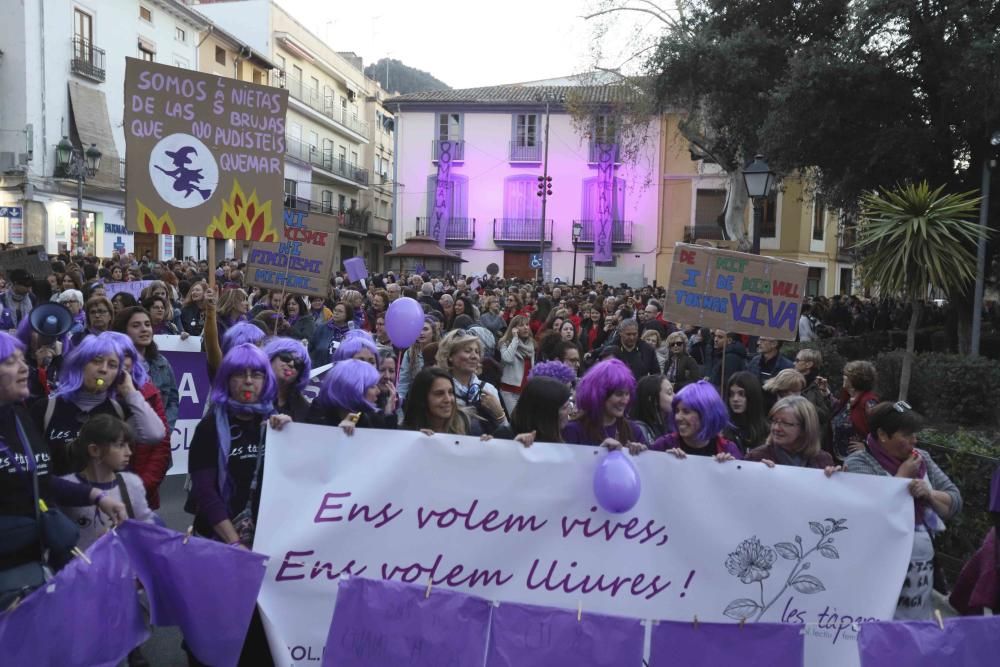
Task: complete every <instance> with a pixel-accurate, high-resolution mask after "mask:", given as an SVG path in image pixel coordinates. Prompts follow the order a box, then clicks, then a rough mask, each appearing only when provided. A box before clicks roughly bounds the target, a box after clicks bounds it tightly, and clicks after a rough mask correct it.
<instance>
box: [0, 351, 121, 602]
mask: <svg viewBox="0 0 1000 667" xmlns="http://www.w3.org/2000/svg"><path fill="white" fill-rule="evenodd" d="M26 398H28V365H27V364H26V363H25V361H24V346H23V345H22V344H21V342H20V341H18V340H17V339H16V338H14V337H13V336H11V335H9V334H7V333H2V332H0V581H6V582H9V583H7V584H6V585H4V584H2V583H0V609H7V608H8V607H9V606H10V604H11V603H13V602H15V601H16V600H18V599H20V598H21V597H23V596H24V595H25V594H26V593H27V592H30V591H31V590H33V589H35V588H37V587H39V586H41V585H42V584H44V583H45V573H44V569H43V565H44V563H45V553H44V551H43V546H42V545H41V544H40V543H39V538H38V534H39V531H38V529H37V528H35V527H34V526H33V525H32V524H33V522H34V521H36V514H35V513H36V511H37V510H36V508H37V505H36V502H35V491H34V488H33V483H32V477H33V476H35V477H37V480H38V497H39V499H41V500H43V501H45V502H46V503H47V504H49V505H50V506H52V507H55V506H56V505H57V504H58V505H62V506H64V507H84V506H87V505H91V504H95V505H97V506H98V508H100V509H101V510H102V511H103V512H104V513H106V514H107V515H109V516H110V517H111V518H112V520H113V521H115V522H116V523H117V522H120V521H124V520H125V519H126V518H127V516H128V515H127V512H126V511H125V506H124V505H123V504H122V503H121V502H118V501H116V500H114V499H113V498H112V497H111V496H110V495H108V494H106V493H103V492H102V491H101V490H100V489H96V488H93V487H92V486H90V485H89V484H76V483H73V482H70V481H67V480H63V479H59V478H58V477H56V476H54V475H53V474H52V469H51V466H50V463H51V461H50V452H49V448H48V443H47V442H46V441H45V438H43V437H42V435H41V433H40V432H39V431H38V429H37V428H36V427H35V424H34V420H33V419H32V417H31V415H29V413H28V411H27V410H25V409H24V400H25V399H26ZM29 526H30V527H31V529H30V530H26V527H29ZM4 528H6V530H5V529H4ZM15 568H16V570H17V572H16V573H15V572H14V570H15ZM4 575H10V576H4Z"/></svg>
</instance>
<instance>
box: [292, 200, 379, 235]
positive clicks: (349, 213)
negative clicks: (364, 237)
mask: <svg viewBox="0 0 1000 667" xmlns="http://www.w3.org/2000/svg"><path fill="white" fill-rule="evenodd" d="M285 208H287V209H290V210H293V211H306V212H308V213H319V214H321V215H329V216H333V217H334V218H336V219H337V225H338V227H339V228H340V229H346V230H349V231H353V232H358V233H361V234H365V233H367V232H368V227H369V223H370V221H371V214H370V213H369V212H368V211H367V210H366V209H339V208H337V207H336V206H334V204H333V202H332V201H316V200H315V199H306V198H305V197H297V196H295V195H290V194H286V195H285ZM306 226H307V227H308V226H309V225H308V224H307V225H306Z"/></svg>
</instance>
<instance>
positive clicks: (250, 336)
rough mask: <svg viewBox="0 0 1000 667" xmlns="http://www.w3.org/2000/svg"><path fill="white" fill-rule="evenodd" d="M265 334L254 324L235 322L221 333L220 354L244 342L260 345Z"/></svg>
mask: <svg viewBox="0 0 1000 667" xmlns="http://www.w3.org/2000/svg"><path fill="white" fill-rule="evenodd" d="M265 335H266V334H265V333H264V331H263V330H262V329H261V328H260V327H258V326H257V325H256V324H253V323H251V322H237V323H236V324H233V325H232V326H230V327H229V328H228V329H226V333H224V334H223V335H222V354H223V355H225V354H227V353H228V352H229V350H231V349H233V348H234V347H236V346H237V345H243V344H244V343H250V344H251V345H260V342H261V341H262V340H264V336H265Z"/></svg>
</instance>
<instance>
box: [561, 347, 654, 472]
mask: <svg viewBox="0 0 1000 667" xmlns="http://www.w3.org/2000/svg"><path fill="white" fill-rule="evenodd" d="M634 395H635V376H634V375H632V371H630V370H629V367H628V366H626V365H625V364H624V363H622V362H621V361H619V360H618V359H607V360H606V361H602V362H600V363H598V364H597V365H595V366H594V367H593V368H591V369H590V371H588V372H587V374H586V375H584V376H583V379H582V380H580V384H579V386H578V387H577V388H576V407H577V408H578V410H579V414H578V416H577V418H576V419H574V420H573V421H571V422H569V423H568V424H566V427H565V428H564V429H563V432H562V436H563V440H564V441H565V442H569V443H573V444H577V445H600V446H602V447H607V448H608V449H620V448H621V447H623V446H625V447H628V449H629V451H630V452H631V453H633V454H638V453H639V452H641V451H643V450H644V449H646V443H645V442H644V440H643V435H642V430H641V429H639V427H638V426H637V425H636V424H634V423H633V422H632V421H631V420H629V419H628V418H627V417H626V415H627V414H628V409H629V406H630V405H631V403H632V397H633V396H634Z"/></svg>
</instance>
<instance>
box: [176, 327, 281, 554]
mask: <svg viewBox="0 0 1000 667" xmlns="http://www.w3.org/2000/svg"><path fill="white" fill-rule="evenodd" d="M277 392H278V386H277V382H276V381H275V379H274V372H273V371H272V370H271V362H270V360H269V359H268V358H267V355H266V354H264V352H263V351H262V350H261V349H260V348H259V347H257V346H256V345H251V344H249V343H244V344H242V345H237V346H236V347H234V348H233V349H231V350H230V351H229V352H228V353H227V354H226V356H225V357H223V359H222V364H221V365H220V366H219V370H218V372H217V373H216V374H215V380H214V382H213V383H212V393H211V405H212V408H211V409H210V410H209V412H208V414H206V415H205V416H204V417H202V419H201V421H200V422H198V426H197V427H195V430H194V436H193V438H192V439H191V449H190V454H189V458H188V472H190V474H191V496H190V498H189V506H191V505H193V509H194V515H195V518H194V529H195V532H197V533H198V534H199V535H202V536H203V537H207V538H210V539H216V540H220V541H222V542H225V543H226V544H232V545H237V546H246V547H249V546H250V545H241V544H240V538H239V535H238V534H237V532H236V529H235V528H233V523H232V519H233V518H234V517H235V516H236V515H237V514H239V513H240V512H242V511H243V510H244V509H245V508H246V506H247V502H248V501H249V499H250V487H251V484H252V483H253V481H254V479H255V478H256V477H257V474H258V470H260V469H263V468H262V466H259V465H258V454H260V455H261V456H262V455H263V449H262V447H263V433H264V428H263V427H264V422H265V420H267V419H269V418H270V424H271V427H272V428H274V429H280V428H281V427H282V426H284V425H285V424H286V423H288V422H290V421H291V418H289V417H288V416H287V415H277V414H275V413H274V399H275V396H276V395H277ZM259 498H260V496H259V495H258V496H257V500H259ZM251 509H252V511H253V513H254V516H256V512H257V507H252V508H251Z"/></svg>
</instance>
